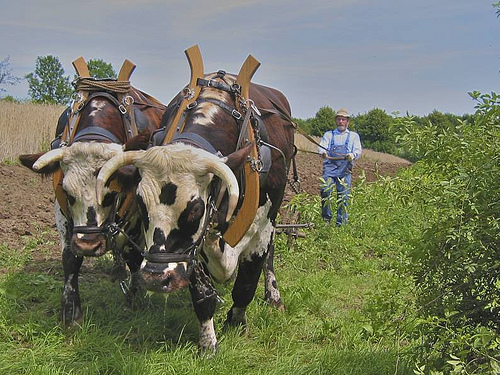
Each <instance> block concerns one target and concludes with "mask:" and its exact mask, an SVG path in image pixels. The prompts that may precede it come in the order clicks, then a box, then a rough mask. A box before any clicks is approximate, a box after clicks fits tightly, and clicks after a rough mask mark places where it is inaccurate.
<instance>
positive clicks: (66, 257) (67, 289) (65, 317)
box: [54, 199, 83, 326]
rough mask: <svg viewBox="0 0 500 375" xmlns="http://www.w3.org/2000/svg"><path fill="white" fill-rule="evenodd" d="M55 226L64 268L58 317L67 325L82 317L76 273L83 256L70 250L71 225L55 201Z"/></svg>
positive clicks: (78, 320)
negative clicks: (78, 255)
mask: <svg viewBox="0 0 500 375" xmlns="http://www.w3.org/2000/svg"><path fill="white" fill-rule="evenodd" d="M54 209H55V220H56V227H57V230H58V232H59V235H60V237H61V248H62V263H63V269H64V286H63V292H62V297H61V313H60V316H59V319H60V320H61V322H63V323H64V325H66V326H68V325H71V324H72V323H74V322H80V321H81V320H82V319H83V313H82V306H81V302H80V292H79V290H78V274H79V273H80V267H81V266H82V262H83V257H77V256H76V255H75V254H73V252H72V251H71V235H72V225H71V224H70V223H69V222H68V220H67V219H66V217H65V216H64V214H63V213H62V211H61V208H60V206H59V202H58V201H57V199H56V203H55V207H54Z"/></svg>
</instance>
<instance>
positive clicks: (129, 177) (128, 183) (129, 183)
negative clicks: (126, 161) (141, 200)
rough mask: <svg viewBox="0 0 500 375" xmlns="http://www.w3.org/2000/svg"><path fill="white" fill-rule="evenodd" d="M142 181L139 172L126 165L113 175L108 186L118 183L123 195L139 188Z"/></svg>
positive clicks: (133, 167)
mask: <svg viewBox="0 0 500 375" xmlns="http://www.w3.org/2000/svg"><path fill="white" fill-rule="evenodd" d="M140 179H141V176H140V175H139V170H138V169H137V168H136V167H135V166H133V165H125V166H123V167H120V168H118V170H117V171H115V172H114V173H113V174H112V175H111V177H110V178H109V180H108V182H107V183H106V185H107V186H109V185H110V184H111V183H115V182H116V183H117V184H118V186H119V188H120V191H121V192H122V193H128V192H130V191H131V190H133V189H134V188H135V187H136V186H137V184H138V183H139V180H140Z"/></svg>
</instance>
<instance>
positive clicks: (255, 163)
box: [250, 159, 264, 173]
mask: <svg viewBox="0 0 500 375" xmlns="http://www.w3.org/2000/svg"><path fill="white" fill-rule="evenodd" d="M250 167H251V168H252V169H253V170H254V171H255V172H259V173H260V172H261V171H262V169H263V168H264V163H263V162H262V160H260V159H251V160H250Z"/></svg>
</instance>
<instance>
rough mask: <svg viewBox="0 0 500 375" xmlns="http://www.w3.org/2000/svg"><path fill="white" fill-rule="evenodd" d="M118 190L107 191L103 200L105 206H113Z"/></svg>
mask: <svg viewBox="0 0 500 375" xmlns="http://www.w3.org/2000/svg"><path fill="white" fill-rule="evenodd" d="M116 194H117V193H116V192H112V193H107V194H106V195H105V196H104V199H103V200H102V205H103V207H108V206H111V205H112V204H113V203H114V202H115V198H116Z"/></svg>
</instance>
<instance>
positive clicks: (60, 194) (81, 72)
mask: <svg viewBox="0 0 500 375" xmlns="http://www.w3.org/2000/svg"><path fill="white" fill-rule="evenodd" d="M73 67H74V68H75V70H76V74H78V76H79V77H82V78H90V72H89V67H88V66H87V62H86V61H85V59H84V58H83V57H82V56H80V57H79V58H77V59H76V60H75V61H73ZM81 95H83V97H82V98H81V100H74V101H73V105H72V107H71V113H70V116H69V119H68V125H66V126H65V127H64V130H63V132H62V135H61V140H62V141H63V142H69V141H71V140H72V139H73V137H74V135H75V132H76V128H77V126H76V125H77V124H78V120H79V118H80V112H79V111H78V107H79V106H80V105H81V103H82V102H84V101H85V99H86V95H87V94H85V93H82V94H81ZM63 177H64V176H63V173H62V170H61V168H59V169H58V170H56V171H55V172H54V173H53V174H52V187H53V188H54V193H55V196H56V199H57V202H58V203H59V207H61V211H62V212H63V213H64V215H65V216H66V217H67V216H68V214H69V208H68V201H67V199H66V193H65V192H64V190H63V188H62V182H63Z"/></svg>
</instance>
